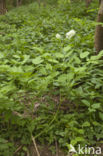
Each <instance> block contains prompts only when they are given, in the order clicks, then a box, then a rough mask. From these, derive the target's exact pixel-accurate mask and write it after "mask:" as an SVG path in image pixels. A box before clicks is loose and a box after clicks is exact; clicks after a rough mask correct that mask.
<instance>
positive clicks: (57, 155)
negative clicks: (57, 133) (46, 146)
mask: <svg viewBox="0 0 103 156" xmlns="http://www.w3.org/2000/svg"><path fill="white" fill-rule="evenodd" d="M55 146H56V156H59V152H58V143H57V140H55Z"/></svg>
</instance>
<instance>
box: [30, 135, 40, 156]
mask: <svg viewBox="0 0 103 156" xmlns="http://www.w3.org/2000/svg"><path fill="white" fill-rule="evenodd" d="M31 137H32V141H33V144H34V147H35V150H36V153H37V156H40V153H39V151H38V148H37V145H36V141H35V139H34V137H33V136H31Z"/></svg>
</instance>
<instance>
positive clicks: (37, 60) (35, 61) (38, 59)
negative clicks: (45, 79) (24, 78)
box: [32, 56, 43, 65]
mask: <svg viewBox="0 0 103 156" xmlns="http://www.w3.org/2000/svg"><path fill="white" fill-rule="evenodd" d="M42 62H43V60H42V59H41V57H40V56H39V57H36V58H35V59H32V63H33V64H35V65H38V64H41V63H42Z"/></svg>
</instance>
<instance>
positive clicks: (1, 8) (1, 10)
mask: <svg viewBox="0 0 103 156" xmlns="http://www.w3.org/2000/svg"><path fill="white" fill-rule="evenodd" d="M6 12H7V9H6V1H5V0H0V15H3V14H5V13H6Z"/></svg>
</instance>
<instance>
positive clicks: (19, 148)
mask: <svg viewBox="0 0 103 156" xmlns="http://www.w3.org/2000/svg"><path fill="white" fill-rule="evenodd" d="M22 147H23V145H21V146H19V147H18V148H17V149H16V151H15V152H14V154H16V153H17V152H18V151H19V150H21V148H22Z"/></svg>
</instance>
